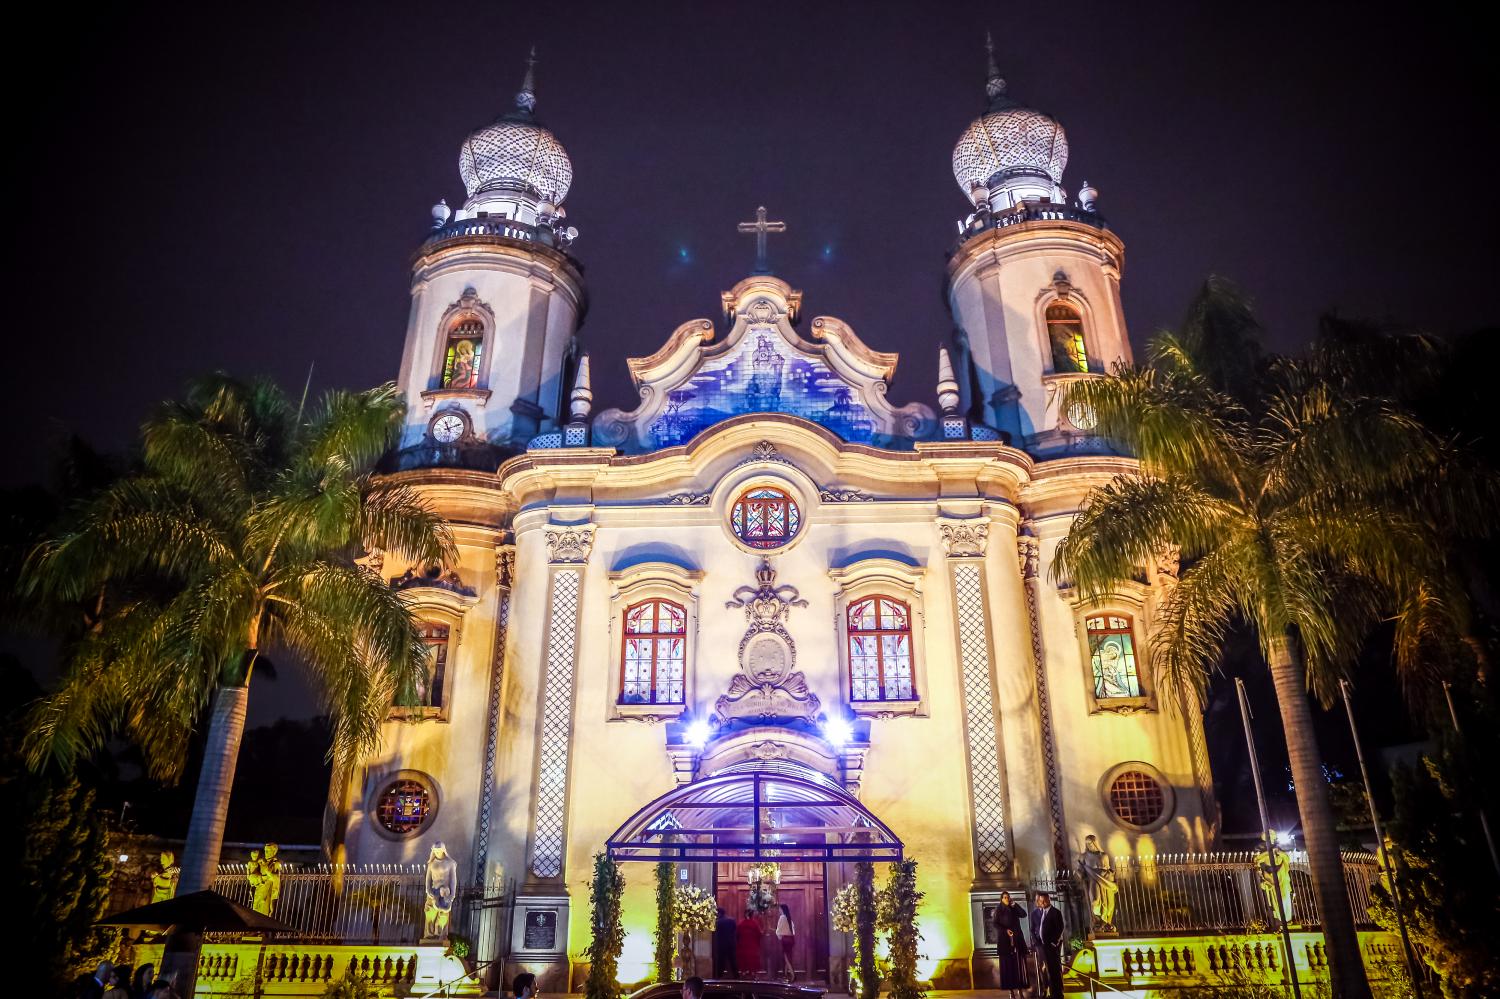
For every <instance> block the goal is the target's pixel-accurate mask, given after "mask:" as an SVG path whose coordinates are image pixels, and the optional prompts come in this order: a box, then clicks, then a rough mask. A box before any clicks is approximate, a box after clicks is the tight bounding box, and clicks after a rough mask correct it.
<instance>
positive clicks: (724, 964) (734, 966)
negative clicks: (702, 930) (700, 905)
mask: <svg viewBox="0 0 1500 999" xmlns="http://www.w3.org/2000/svg"><path fill="white" fill-rule="evenodd" d="M738 930H739V924H738V923H736V922H735V921H734V920H733V919H730V918H729V914H728V913H726V912H725V911H724V907H723V906H722V905H721V906H719V912H718V915H717V916H716V917H715V919H714V977H716V978H738V977H740V966H739V964H738V963H737V962H736V961H735V953H734V942H735V941H734V938H735V933H736V932H737V931H738Z"/></svg>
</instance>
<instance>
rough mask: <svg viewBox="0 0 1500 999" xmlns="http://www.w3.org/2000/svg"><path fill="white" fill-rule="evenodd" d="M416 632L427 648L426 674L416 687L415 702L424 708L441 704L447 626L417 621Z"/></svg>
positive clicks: (446, 669) (446, 657)
mask: <svg viewBox="0 0 1500 999" xmlns="http://www.w3.org/2000/svg"><path fill="white" fill-rule="evenodd" d="M417 634H419V635H421V636H422V644H423V645H424V646H425V647H426V649H427V675H426V676H425V677H424V678H423V685H422V686H421V687H419V688H417V702H418V703H419V704H421V705H422V707H425V708H440V707H442V706H443V679H444V677H445V675H446V674H447V672H448V626H447V625H446V624H438V623H436V622H433V621H419V622H417Z"/></svg>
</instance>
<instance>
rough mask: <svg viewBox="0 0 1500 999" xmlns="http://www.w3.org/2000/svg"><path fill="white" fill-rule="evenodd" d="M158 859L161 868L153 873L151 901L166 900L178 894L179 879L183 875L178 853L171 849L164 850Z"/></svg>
mask: <svg viewBox="0 0 1500 999" xmlns="http://www.w3.org/2000/svg"><path fill="white" fill-rule="evenodd" d="M158 859H159V860H160V861H161V870H159V871H157V872H156V873H155V874H153V875H151V901H153V902H165V901H166V900H167V899H169V898H171V897H172V896H173V895H176V894H177V879H178V878H180V877H181V876H182V868H180V867H178V866H177V855H176V854H174V853H173V852H172V851H171V850H163V851H162V852H161V857H160V858H158Z"/></svg>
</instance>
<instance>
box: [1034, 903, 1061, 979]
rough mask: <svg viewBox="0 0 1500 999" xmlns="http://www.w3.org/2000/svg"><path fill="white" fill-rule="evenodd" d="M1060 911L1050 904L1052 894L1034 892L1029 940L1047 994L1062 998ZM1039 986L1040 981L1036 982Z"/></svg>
mask: <svg viewBox="0 0 1500 999" xmlns="http://www.w3.org/2000/svg"><path fill="white" fill-rule="evenodd" d="M1062 940H1063V918H1062V913H1061V912H1059V911H1058V910H1057V909H1055V908H1053V906H1052V896H1051V895H1049V894H1047V893H1046V892H1044V891H1039V892H1037V893H1036V908H1035V909H1032V910H1031V941H1032V945H1033V946H1034V947H1035V948H1036V951H1037V958H1038V961H1037V963H1038V964H1040V965H1041V968H1042V971H1043V974H1044V975H1045V977H1046V980H1047V985H1046V988H1047V995H1048V996H1050V997H1051V999H1063V989H1062ZM1037 984H1038V986H1039V987H1040V985H1041V983H1040V982H1039V983H1037Z"/></svg>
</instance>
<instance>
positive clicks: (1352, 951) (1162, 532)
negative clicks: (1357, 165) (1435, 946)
mask: <svg viewBox="0 0 1500 999" xmlns="http://www.w3.org/2000/svg"><path fill="white" fill-rule="evenodd" d="M1257 334H1258V327H1257V326H1256V324H1255V320H1254V318H1253V316H1252V315H1251V313H1250V310H1249V308H1248V306H1247V305H1246V303H1245V302H1244V301H1243V300H1242V299H1241V298H1240V297H1239V296H1238V295H1237V294H1236V293H1234V292H1233V291H1232V290H1231V289H1229V288H1228V287H1227V286H1226V285H1224V284H1223V283H1222V282H1218V281H1215V280H1212V279H1211V280H1210V281H1209V283H1208V284H1206V285H1205V287H1204V289H1203V291H1202V292H1201V293H1200V295H1199V296H1198V298H1197V299H1196V301H1195V302H1194V305H1193V308H1192V310H1191V312H1190V314H1189V317H1188V321H1187V322H1186V323H1185V324H1184V326H1183V329H1182V330H1181V332H1180V333H1170V332H1163V333H1161V334H1159V335H1158V336H1157V337H1155V338H1154V340H1153V341H1152V344H1151V348H1150V365H1149V366H1147V367H1143V368H1138V367H1131V366H1120V367H1118V368H1117V370H1116V372H1115V375H1116V377H1113V378H1100V379H1090V380H1086V381H1083V382H1080V383H1077V384H1076V386H1075V387H1073V388H1072V389H1071V391H1070V392H1069V393H1068V399H1067V404H1068V405H1075V404H1082V405H1085V406H1089V407H1091V408H1092V409H1093V411H1094V413H1095V414H1096V417H1097V419H1098V429H1099V432H1100V433H1101V434H1103V435H1105V436H1107V437H1109V438H1112V439H1114V440H1116V441H1118V442H1120V443H1121V444H1122V445H1123V446H1124V447H1125V448H1126V449H1127V450H1128V451H1129V452H1130V453H1132V454H1134V455H1136V456H1137V457H1138V459H1139V462H1140V466H1139V474H1132V475H1121V476H1118V477H1116V478H1115V479H1114V480H1112V481H1111V482H1109V483H1107V484H1106V485H1103V486H1101V487H1099V488H1097V489H1095V490H1094V492H1093V493H1091V494H1090V496H1089V498H1088V500H1087V501H1086V503H1085V505H1084V508H1083V510H1082V511H1081V512H1080V513H1079V514H1078V516H1077V518H1076V519H1075V520H1074V522H1073V524H1072V527H1071V530H1070V532H1069V534H1068V537H1067V538H1065V539H1064V541H1063V542H1062V543H1061V544H1060V545H1059V546H1058V549H1057V553H1056V557H1055V559H1054V561H1053V564H1052V567H1051V572H1052V575H1053V577H1054V578H1055V579H1059V580H1071V581H1073V582H1074V583H1075V585H1077V586H1078V587H1079V589H1080V590H1081V591H1082V592H1083V593H1084V594H1085V595H1086V596H1088V597H1089V598H1090V599H1098V598H1101V597H1103V596H1105V595H1107V594H1108V593H1109V592H1110V591H1111V589H1112V587H1113V586H1114V584H1115V583H1116V582H1118V581H1119V580H1123V579H1127V578H1129V577H1130V576H1131V575H1132V574H1133V573H1134V572H1136V571H1137V567H1139V566H1141V565H1144V564H1147V562H1148V559H1150V558H1151V557H1152V556H1153V555H1154V554H1156V553H1158V552H1161V551H1162V550H1163V549H1167V548H1169V547H1170V546H1174V545H1175V546H1179V547H1180V549H1181V555H1182V557H1183V561H1184V565H1185V569H1184V570H1183V571H1182V573H1181V576H1180V579H1179V581H1178V583H1177V584H1176V586H1175V587H1174V588H1173V589H1172V590H1171V592H1170V593H1169V594H1168V595H1167V596H1166V598H1165V599H1164V601H1163V604H1162V607H1161V610H1160V612H1159V614H1158V619H1157V621H1156V624H1155V626H1154V629H1153V633H1152V635H1151V637H1150V641H1149V649H1150V652H1151V655H1152V659H1153V662H1154V666H1155V668H1156V669H1157V670H1158V671H1159V672H1161V673H1162V674H1163V679H1164V680H1165V681H1166V682H1169V683H1173V684H1177V685H1180V686H1181V687H1182V688H1183V689H1198V690H1201V689H1202V686H1203V684H1204V682H1205V680H1206V677H1207V675H1208V673H1207V671H1208V670H1209V669H1211V668H1212V667H1213V666H1214V665H1215V664H1216V663H1217V661H1218V657H1219V655H1220V652H1221V650H1222V647H1223V643H1224V639H1225V636H1226V634H1227V632H1228V631H1229V629H1230V628H1231V627H1233V626H1235V625H1236V624H1248V625H1249V626H1250V627H1252V628H1254V630H1255V632H1256V634H1257V636H1258V639H1259V643H1260V648H1261V652H1262V655H1263V656H1264V659H1265V662H1266V664H1267V666H1268V667H1269V669H1270V672H1271V677H1272V680H1273V683H1274V686H1275V690H1276V697H1277V702H1278V705H1279V709H1280V713H1281V720H1282V726H1283V728H1284V730H1285V735H1286V741H1287V749H1288V752H1289V755H1290V760H1291V768H1292V776H1293V780H1294V781H1295V786H1296V793H1297V806H1298V810H1299V812H1300V815H1301V819H1302V832H1303V836H1304V839H1305V843H1306V847H1307V852H1308V857H1309V862H1310V866H1311V872H1312V879H1313V888H1314V894H1315V896H1316V898H1317V902H1318V908H1319V911H1320V912H1321V913H1322V918H1323V930H1324V934H1325V937H1326V940H1327V944H1328V952H1329V966H1330V971H1331V973H1332V978H1333V982H1334V988H1335V994H1336V995H1338V996H1342V997H1351V999H1364V997H1367V996H1368V995H1369V985H1368V983H1367V981H1366V978H1365V972H1364V966H1363V963H1362V962H1361V959H1360V950H1359V942H1358V937H1357V935H1356V933H1355V927H1354V922H1353V917H1352V914H1351V911H1350V907H1349V902H1348V898H1347V895H1346V893H1345V888H1344V879H1343V868H1342V865H1341V863H1340V859H1339V848H1338V841H1337V838H1336V833H1335V828H1334V818H1333V814H1332V810H1331V808H1330V805H1329V799H1328V792H1327V788H1326V783H1325V780H1324V777H1323V774H1322V772H1321V768H1320V755H1319V751H1318V745H1317V740H1316V736H1315V733H1314V729H1313V717H1312V709H1311V704H1310V701H1309V696H1308V694H1309V691H1310V692H1311V693H1312V694H1313V695H1314V696H1316V697H1318V698H1319V699H1320V700H1321V701H1322V702H1323V703H1324V704H1327V703H1328V702H1329V700H1330V699H1331V697H1332V695H1333V694H1334V692H1335V691H1336V689H1337V684H1338V680H1339V678H1340V677H1341V676H1342V675H1343V673H1344V670H1345V669H1346V667H1347V666H1348V664H1349V663H1350V662H1351V661H1352V659H1353V656H1354V654H1355V653H1356V651H1357V649H1358V646H1359V643H1360V642H1361V641H1362V640H1364V639H1365V638H1366V637H1367V636H1368V635H1369V633H1370V631H1371V629H1372V628H1374V627H1375V626H1376V625H1377V624H1379V623H1380V622H1381V621H1382V620H1391V621H1392V622H1393V623H1394V634H1395V649H1394V651H1395V661H1396V664H1397V667H1398V672H1399V673H1400V674H1401V675H1402V677H1403V678H1404V679H1405V680H1407V681H1412V680H1416V679H1418V678H1419V677H1421V676H1422V674H1423V672H1424V670H1426V669H1427V668H1429V667H1430V666H1431V664H1432V663H1433V661H1434V653H1437V652H1440V651H1451V650H1452V649H1454V648H1455V644H1454V639H1455V636H1457V635H1460V634H1461V633H1462V627H1463V617H1462V610H1463V598H1462V593H1461V591H1460V589H1459V587H1457V586H1456V585H1455V584H1454V581H1453V577H1452V575H1451V573H1450V572H1449V570H1448V566H1447V565H1446V563H1445V560H1444V548H1445V541H1446V539H1445V537H1444V534H1445V533H1447V534H1455V535H1456V534H1461V533H1463V532H1465V531H1469V532H1473V531H1476V530H1480V529H1482V527H1483V525H1482V524H1480V523H1478V522H1477V521H1478V520H1479V519H1480V518H1475V517H1473V514H1475V513H1478V512H1479V511H1482V510H1485V509H1492V508H1493V502H1494V499H1495V496H1496V489H1495V486H1494V482H1493V480H1492V479H1491V478H1489V477H1488V476H1486V475H1485V474H1484V473H1482V472H1480V471H1479V470H1478V468H1477V466H1476V465H1475V464H1474V463H1473V462H1472V461H1466V460H1465V457H1464V456H1463V455H1461V454H1460V453H1458V450H1457V448H1456V447H1455V446H1454V445H1453V444H1452V443H1450V442H1448V441H1445V440H1443V439H1441V438H1439V437H1437V436H1436V435H1434V434H1433V433H1431V432H1429V431H1428V430H1427V429H1425V428H1424V427H1423V426H1422V425H1421V424H1419V423H1418V422H1417V421H1416V420H1414V419H1413V418H1412V417H1411V416H1409V415H1408V414H1406V413H1404V412H1403V411H1402V410H1401V409H1399V408H1398V407H1397V406H1396V405H1394V404H1393V403H1391V402H1390V401H1388V400H1387V399H1384V398H1381V397H1378V396H1374V395H1368V394H1365V395H1362V394H1360V393H1359V391H1358V386H1357V384H1355V383H1354V381H1353V379H1352V378H1351V377H1350V372H1351V371H1353V370H1355V369H1356V367H1357V366H1356V365H1354V364H1351V363H1349V361H1350V358H1349V357H1348V355H1347V354H1345V353H1342V352H1341V351H1340V349H1339V348H1338V346H1337V345H1334V346H1325V347H1323V348H1320V349H1317V350H1314V351H1312V352H1310V354H1309V355H1307V356H1306V357H1303V358H1300V359H1296V360H1293V359H1287V358H1274V357H1272V358H1267V357H1263V356H1262V355H1261V354H1260V352H1259V350H1258V348H1257V346H1256V342H1257ZM1465 511H1467V513H1468V514H1469V515H1470V516H1469V518H1468V519H1467V520H1466V519H1465V517H1464V513H1465Z"/></svg>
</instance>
